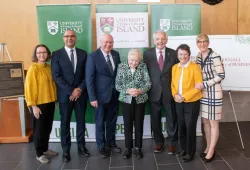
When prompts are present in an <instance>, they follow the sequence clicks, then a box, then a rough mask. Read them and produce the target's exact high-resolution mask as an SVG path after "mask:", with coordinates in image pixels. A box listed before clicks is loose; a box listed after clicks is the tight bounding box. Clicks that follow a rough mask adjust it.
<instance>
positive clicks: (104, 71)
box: [86, 48, 121, 104]
mask: <svg viewBox="0 0 250 170" xmlns="http://www.w3.org/2000/svg"><path fill="white" fill-rule="evenodd" d="M111 55H112V58H113V61H114V65H115V70H114V75H111V73H110V71H109V67H108V64H107V62H106V60H105V58H104V56H103V53H102V51H101V49H100V48H99V49H97V50H96V51H94V52H92V53H91V54H89V56H88V60H87V65H86V85H87V90H88V95H89V100H90V102H92V101H95V100H97V101H98V103H99V104H104V103H108V102H109V101H110V100H111V98H112V97H115V98H117V99H118V96H119V93H118V92H117V91H116V89H115V77H116V73H117V68H118V64H119V63H121V60H120V54H119V52H117V51H115V50H111Z"/></svg>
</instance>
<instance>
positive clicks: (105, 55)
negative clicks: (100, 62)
mask: <svg viewBox="0 0 250 170" xmlns="http://www.w3.org/2000/svg"><path fill="white" fill-rule="evenodd" d="M101 51H102V54H103V56H104V58H105V60H106V62H107V61H108V57H107V55H109V59H110V61H111V64H112V67H113V70H115V63H114V60H113V57H112V55H111V52H109V54H107V53H105V52H104V51H103V50H102V48H101Z"/></svg>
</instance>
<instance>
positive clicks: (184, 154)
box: [176, 151, 186, 157]
mask: <svg viewBox="0 0 250 170" xmlns="http://www.w3.org/2000/svg"><path fill="white" fill-rule="evenodd" d="M176 155H177V156H178V157H181V156H186V151H180V152H178V153H177V154H176Z"/></svg>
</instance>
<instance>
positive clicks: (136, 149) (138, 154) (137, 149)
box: [135, 148, 143, 158]
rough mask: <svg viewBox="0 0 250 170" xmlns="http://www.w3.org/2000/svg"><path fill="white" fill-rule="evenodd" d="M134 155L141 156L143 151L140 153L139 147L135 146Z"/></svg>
mask: <svg viewBox="0 0 250 170" xmlns="http://www.w3.org/2000/svg"><path fill="white" fill-rule="evenodd" d="M135 156H136V157H137V158H143V153H142V150H141V148H135Z"/></svg>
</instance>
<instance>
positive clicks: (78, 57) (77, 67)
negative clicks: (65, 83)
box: [75, 48, 81, 74]
mask: <svg viewBox="0 0 250 170" xmlns="http://www.w3.org/2000/svg"><path fill="white" fill-rule="evenodd" d="M75 49H76V58H77V59H76V72H77V71H78V70H79V71H81V70H80V68H79V67H80V60H81V54H80V52H79V50H78V49H77V48H75ZM76 72H75V74H76Z"/></svg>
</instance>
